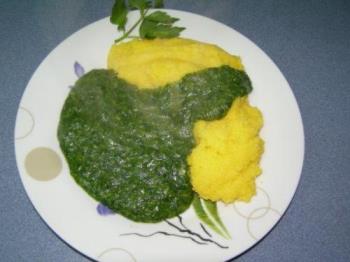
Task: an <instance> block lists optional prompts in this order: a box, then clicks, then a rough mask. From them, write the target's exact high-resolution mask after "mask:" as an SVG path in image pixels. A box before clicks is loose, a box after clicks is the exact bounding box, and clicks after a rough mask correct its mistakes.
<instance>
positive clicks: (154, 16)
mask: <svg viewBox="0 0 350 262" xmlns="http://www.w3.org/2000/svg"><path fill="white" fill-rule="evenodd" d="M163 6H164V2H163V0H154V1H153V4H152V2H151V1H148V0H129V1H127V2H126V1H125V0H116V1H115V3H114V5H113V8H112V15H111V17H110V21H111V23H112V24H115V25H117V29H118V31H121V32H122V33H123V34H122V36H121V37H119V38H117V39H116V40H115V41H114V42H115V43H118V42H120V41H122V40H124V39H126V38H130V37H131V36H130V34H131V33H132V32H133V31H134V30H135V28H136V27H137V26H138V25H140V27H139V37H140V38H143V39H154V38H173V37H177V36H179V35H180V33H181V32H182V31H183V30H184V29H185V28H184V27H177V26H174V23H175V22H176V21H178V20H179V19H178V18H175V17H172V16H170V15H169V14H167V13H166V12H163V11H159V10H157V11H154V12H153V13H151V14H148V11H149V9H150V8H162V7H163ZM135 9H136V10H139V11H140V18H139V19H138V20H137V21H136V22H135V24H133V25H132V26H131V27H130V28H129V29H128V30H126V28H125V26H126V23H127V20H128V12H129V11H130V10H135Z"/></svg>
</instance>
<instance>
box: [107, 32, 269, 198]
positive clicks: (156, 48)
mask: <svg viewBox="0 0 350 262" xmlns="http://www.w3.org/2000/svg"><path fill="white" fill-rule="evenodd" d="M221 65H229V66H231V67H233V68H236V69H241V70H243V66H242V64H241V61H240V58H239V57H237V56H233V55H230V54H229V53H227V52H225V51H224V50H223V49H221V48H219V47H217V46H215V45H211V44H206V43H201V42H197V41H194V40H189V39H182V38H172V39H156V40H132V41H130V42H126V43H122V44H118V45H113V46H112V47H111V49H110V52H109V55H108V68H110V69H113V70H114V71H116V72H117V73H118V75H119V77H121V78H123V79H125V80H126V81H128V82H130V83H132V84H135V85H136V86H138V87H139V88H157V87H161V86H163V85H165V84H167V83H171V82H174V81H178V80H180V79H181V78H182V77H183V76H184V75H186V74H188V73H193V72H197V71H199V70H202V69H206V68H210V67H219V66H221ZM262 125H263V119H262V115H261V113H260V111H259V110H258V109H257V108H254V107H252V106H250V105H249V102H248V99H247V98H238V99H236V100H235V101H234V103H233V105H232V107H231V109H230V110H229V112H228V113H227V115H226V116H225V117H224V118H222V119H220V120H216V121H209V122H207V121H198V122H197V123H195V126H194V136H195V140H196V146H195V147H194V149H193V150H192V152H191V154H190V155H189V156H188V159H187V160H188V164H189V167H190V176H191V182H192V186H193V190H194V191H195V192H197V193H198V194H199V195H200V196H201V197H202V198H204V199H209V200H212V201H223V202H225V203H231V202H233V201H235V200H242V201H249V200H250V199H251V197H252V196H254V195H255V193H256V187H255V179H256V177H257V176H258V175H259V174H260V173H261V169H260V167H259V162H260V157H261V155H262V153H263V151H264V143H263V141H262V139H261V138H260V137H259V131H260V129H261V127H262Z"/></svg>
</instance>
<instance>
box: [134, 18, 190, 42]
mask: <svg viewBox="0 0 350 262" xmlns="http://www.w3.org/2000/svg"><path fill="white" fill-rule="evenodd" d="M184 29H185V28H184V27H176V26H172V25H171V24H162V23H158V22H154V21H152V20H148V19H144V20H143V22H142V24H141V26H140V36H141V38H146V39H154V38H172V37H177V36H179V35H180V33H181V31H183V30H184Z"/></svg>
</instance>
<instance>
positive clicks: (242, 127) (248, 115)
mask: <svg viewBox="0 0 350 262" xmlns="http://www.w3.org/2000/svg"><path fill="white" fill-rule="evenodd" d="M262 125H263V120H262V116H261V113H260V111H259V110H258V109H257V108H254V107H252V106H250V105H249V104H248V100H247V98H237V99H236V100H235V101H234V103H233V106H232V107H231V109H230V111H229V112H228V113H227V115H226V116H225V117H224V118H222V119H220V120H216V121H209V122H207V121H198V122H197V123H196V124H195V126H194V136H195V139H196V143H197V146H196V147H195V148H194V149H193V151H192V153H191V155H190V156H189V157H188V163H189V165H190V171H191V181H192V185H193V188H194V190H195V191H196V192H197V193H198V194H199V195H200V196H201V197H202V198H205V199H210V200H212V201H218V200H221V201H223V202H225V203H230V202H232V201H234V200H243V201H249V200H250V198H251V197H252V196H253V195H255V178H256V177H257V176H258V175H259V174H260V173H261V169H260V167H259V161H260V156H261V154H262V153H263V150H264V149H263V146H264V144H263V141H262V139H260V137H259V131H260V129H261V127H262Z"/></svg>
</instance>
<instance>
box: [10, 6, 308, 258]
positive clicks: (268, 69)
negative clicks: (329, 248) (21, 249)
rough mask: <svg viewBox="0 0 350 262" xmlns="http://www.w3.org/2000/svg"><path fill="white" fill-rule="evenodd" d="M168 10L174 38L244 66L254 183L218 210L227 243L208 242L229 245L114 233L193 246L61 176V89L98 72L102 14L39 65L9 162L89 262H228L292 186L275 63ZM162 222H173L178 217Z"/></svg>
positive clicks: (293, 171)
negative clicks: (110, 211) (254, 140)
mask: <svg viewBox="0 0 350 262" xmlns="http://www.w3.org/2000/svg"><path fill="white" fill-rule="evenodd" d="M166 11H167V12H169V13H170V14H171V15H173V16H175V17H178V18H180V21H179V23H178V24H179V25H182V26H185V27H186V28H187V29H186V30H185V31H184V32H183V33H182V37H187V38H192V39H196V40H200V41H203V42H209V43H214V44H216V45H218V46H220V47H222V48H224V49H225V50H226V51H228V52H230V53H232V54H236V55H239V56H241V58H242V60H243V64H244V65H245V68H246V72H247V73H248V75H249V76H250V78H251V80H252V83H253V86H254V91H253V92H252V94H251V95H250V101H251V103H252V104H253V105H256V106H258V107H259V108H260V110H261V111H262V113H263V116H264V121H265V125H264V128H263V130H262V132H261V136H262V137H263V139H264V140H265V145H266V146H265V150H266V151H265V153H264V155H263V158H262V162H261V165H262V169H263V173H262V175H261V176H260V177H259V178H258V179H257V186H258V191H257V195H256V196H255V197H254V198H253V200H252V201H251V202H250V203H248V204H244V203H237V204H234V205H228V206H224V205H219V211H220V214H221V216H222V220H223V222H224V223H225V225H226V227H227V228H228V230H229V232H230V233H231V235H232V239H231V240H225V239H223V238H222V237H220V236H219V235H217V234H214V233H213V232H211V233H212V238H211V239H212V240H214V241H216V242H218V243H220V244H222V245H224V246H227V247H228V248H225V249H223V248H220V247H218V246H217V245H215V244H213V243H209V242H205V243H206V244H205V245H199V244H197V243H195V242H194V241H192V240H191V239H190V238H178V237H174V236H165V235H162V234H155V235H153V236H151V237H148V238H143V237H140V236H136V235H131V236H121V234H124V233H130V232H136V233H140V234H152V233H154V232H157V231H165V232H168V233H173V234H178V235H183V236H190V237H192V238H194V239H197V240H199V241H201V240H200V239H198V238H197V237H196V236H193V235H189V234H187V233H186V232H182V233H181V232H179V231H178V230H176V229H174V228H172V227H170V226H169V225H168V224H167V223H165V222H162V223H158V224H138V223H134V222H132V221H130V220H127V219H125V218H124V217H122V216H120V215H101V214H99V213H98V210H97V206H98V203H97V202H96V201H95V200H93V199H92V198H90V197H89V196H88V195H87V194H86V193H85V192H84V191H83V190H82V189H81V188H80V187H79V186H77V185H76V183H75V182H74V181H73V179H72V178H71V176H70V175H69V171H68V167H67V164H66V162H65V161H64V157H63V154H62V152H61V151H60V149H59V145H58V141H57V137H56V130H57V125H58V120H59V115H60V111H61V108H62V105H63V103H64V101H65V98H66V97H67V95H68V93H69V91H70V89H69V86H71V85H73V84H74V82H75V81H76V80H77V77H78V76H77V75H80V74H81V73H82V68H81V67H79V65H78V64H77V63H76V62H78V63H79V64H80V65H82V66H83V68H85V70H86V71H89V70H91V69H94V68H106V58H107V53H108V50H109V48H110V46H111V44H112V43H113V40H114V39H115V38H116V37H117V35H118V33H117V30H116V28H115V26H113V25H111V24H110V23H109V19H108V18H105V19H102V20H99V21H97V22H95V23H93V24H90V25H88V26H86V27H84V28H83V29H81V30H79V31H78V32H76V33H74V34H73V35H72V36H70V37H69V38H67V39H66V40H65V41H63V42H62V43H61V44H60V45H58V46H57V47H56V48H55V49H54V50H53V51H52V52H51V53H50V54H49V55H48V56H47V57H46V58H45V60H44V61H43V62H42V63H41V65H40V66H39V67H38V69H37V70H36V71H35V73H34V75H33V76H32V78H31V80H30V81H29V83H28V86H27V87H26V89H25V92H24V94H23V97H22V100H21V103H20V107H19V109H18V114H17V120H16V129H15V147H16V159H17V165H18V169H19V173H20V176H21V179H22V182H23V185H24V187H25V189H26V191H27V194H28V196H29V198H30V200H31V201H32V203H33V205H34V207H35V209H36V210H37V211H38V213H39V214H40V216H41V217H42V218H43V219H44V221H45V222H46V223H47V224H48V225H49V226H50V228H52V229H53V230H54V231H55V232H56V233H57V234H58V235H59V236H60V237H61V238H62V239H64V240H65V241H66V242H67V243H68V244H70V245H71V246H73V247H74V248H76V249H77V250H79V251H81V252H82V253H84V254H85V255H87V256H89V257H91V258H93V259H96V260H101V261H182V260H184V258H186V259H188V260H191V261H223V260H227V259H230V258H232V257H235V256H237V255H238V254H240V253H242V252H243V251H245V250H247V249H248V248H249V247H251V246H253V245H254V244H255V243H257V242H258V241H259V240H260V239H261V238H262V237H263V236H264V235H265V234H267V233H268V232H269V231H270V230H271V229H272V227H273V226H274V225H275V224H276V223H277V221H278V220H279V219H280V218H281V216H282V214H283V213H284V212H285V211H286V209H287V207H288V205H289V203H290V201H291V200H292V197H293V195H294V192H295V190H296V188H297V185H298V182H299V178H300V174H301V169H302V163H303V155H304V135H303V126H302V120H301V116H300V113H299V109H298V105H297V103H296V100H295V98H294V96H293V93H292V91H291V89H290V87H289V85H288V83H287V81H286V80H285V78H284V77H283V75H282V73H281V72H280V71H279V69H278V68H277V66H276V65H275V64H274V63H273V62H272V61H271V59H270V58H269V57H268V56H267V55H266V54H265V53H264V52H263V51H262V50H261V49H259V48H258V47H257V46H256V45H255V44H254V43H252V42H251V41H250V40H248V39H247V38H245V37H244V36H242V35H241V34H240V33H238V32H237V31H235V30H233V29H231V28H229V27H227V26H225V25H223V24H221V23H219V22H216V21H213V20H211V19H208V18H206V17H203V16H199V15H195V14H192V13H187V12H182V11H174V10H166ZM136 17H137V13H135V12H133V13H131V14H130V16H129V20H130V21H135V19H136ZM74 65H75V66H74ZM99 211H101V209H99ZM102 211H103V210H102ZM182 217H183V219H184V223H185V225H186V226H187V227H188V228H190V229H191V230H192V231H194V232H197V233H200V234H201V235H202V236H203V237H205V238H210V237H209V236H207V235H205V233H204V231H203V230H202V229H201V228H200V226H199V220H198V218H197V217H196V215H195V213H194V211H193V209H192V208H190V209H188V210H187V211H186V212H185V213H184V214H182ZM170 221H172V222H173V223H174V224H176V225H178V226H181V224H180V223H179V221H178V220H177V219H171V220H170ZM201 242H203V241H201Z"/></svg>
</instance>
